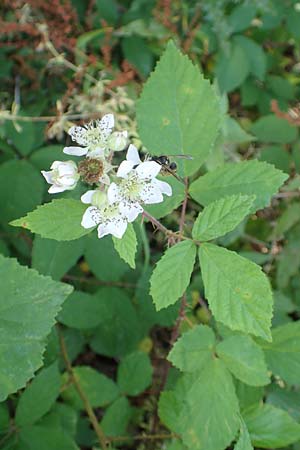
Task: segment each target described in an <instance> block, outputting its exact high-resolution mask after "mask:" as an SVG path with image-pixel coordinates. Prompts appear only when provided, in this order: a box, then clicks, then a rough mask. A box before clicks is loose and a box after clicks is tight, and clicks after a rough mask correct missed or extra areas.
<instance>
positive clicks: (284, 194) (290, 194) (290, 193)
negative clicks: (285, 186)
mask: <svg viewBox="0 0 300 450" xmlns="http://www.w3.org/2000/svg"><path fill="white" fill-rule="evenodd" d="M299 196H300V191H288V192H279V194H276V195H274V198H292V197H299Z"/></svg>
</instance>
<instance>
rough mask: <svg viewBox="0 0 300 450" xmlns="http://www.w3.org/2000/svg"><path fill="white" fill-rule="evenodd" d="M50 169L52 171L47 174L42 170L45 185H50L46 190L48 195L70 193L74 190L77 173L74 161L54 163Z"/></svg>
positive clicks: (77, 178) (77, 177)
mask: <svg viewBox="0 0 300 450" xmlns="http://www.w3.org/2000/svg"><path fill="white" fill-rule="evenodd" d="M50 169H52V170H50V171H48V172H46V171H45V170H42V175H43V177H44V178H45V179H46V181H47V183H50V184H52V186H51V187H50V188H49V190H48V192H49V193H50V194H56V193H58V192H64V191H71V190H72V189H74V188H75V186H76V184H77V181H78V180H79V173H78V170H77V166H76V164H75V163H74V161H54V162H53V164H52V165H51V167H50Z"/></svg>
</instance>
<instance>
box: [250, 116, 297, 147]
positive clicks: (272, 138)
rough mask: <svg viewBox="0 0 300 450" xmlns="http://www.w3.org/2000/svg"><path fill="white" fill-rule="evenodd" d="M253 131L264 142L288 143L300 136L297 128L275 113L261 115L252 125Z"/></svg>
mask: <svg viewBox="0 0 300 450" xmlns="http://www.w3.org/2000/svg"><path fill="white" fill-rule="evenodd" d="M251 132H252V133H253V134H254V135H255V136H257V138H258V139H259V140H260V141H262V142H274V143H278V144H281V143H282V144H288V143H290V142H293V141H295V140H296V139H297V137H298V131H297V128H296V127H294V126H293V125H291V124H290V123H288V122H287V121H286V120H284V119H281V118H279V117H277V116H275V115H272V114H270V115H268V116H263V117H260V118H259V119H258V120H257V121H256V122H255V123H254V124H253V125H252V127H251Z"/></svg>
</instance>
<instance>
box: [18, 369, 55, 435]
mask: <svg viewBox="0 0 300 450" xmlns="http://www.w3.org/2000/svg"><path fill="white" fill-rule="evenodd" d="M60 387H61V376H60V373H59V371H58V368H57V363H54V364H52V365H51V366H49V367H47V368H45V369H43V370H41V372H39V373H38V375H37V376H36V377H35V378H34V379H33V381H32V382H31V383H30V384H29V386H27V387H26V389H25V391H24V392H23V394H22V396H21V398H20V401H19V403H18V406H17V410H16V417H15V420H16V424H17V426H20V427H24V426H26V425H32V424H34V423H35V422H36V421H37V420H39V419H40V418H41V417H43V416H44V415H45V414H46V413H47V412H48V411H49V410H50V408H51V406H52V405H53V404H54V402H55V400H56V399H57V397H58V396H59V394H60Z"/></svg>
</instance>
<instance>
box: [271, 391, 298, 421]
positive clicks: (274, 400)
mask: <svg viewBox="0 0 300 450" xmlns="http://www.w3.org/2000/svg"><path fill="white" fill-rule="evenodd" d="M285 387H286V386H285ZM267 403H271V405H273V406H276V407H277V408H281V409H284V410H285V411H286V412H287V413H288V414H289V415H290V416H292V417H293V419H295V420H296V422H299V420H300V392H299V390H297V391H296V390H294V389H293V388H292V389H291V390H287V389H286V388H283V387H279V386H278V385H277V384H272V385H271V387H270V389H268V393H267Z"/></svg>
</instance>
